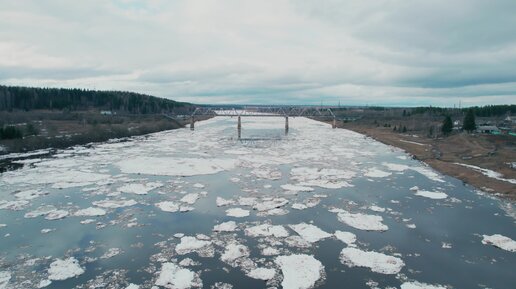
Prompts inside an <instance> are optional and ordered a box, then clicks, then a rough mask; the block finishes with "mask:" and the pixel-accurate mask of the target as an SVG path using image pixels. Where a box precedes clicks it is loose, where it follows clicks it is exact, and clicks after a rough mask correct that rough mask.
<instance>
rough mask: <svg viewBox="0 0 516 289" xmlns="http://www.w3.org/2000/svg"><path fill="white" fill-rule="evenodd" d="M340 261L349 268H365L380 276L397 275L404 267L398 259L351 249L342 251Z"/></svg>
mask: <svg viewBox="0 0 516 289" xmlns="http://www.w3.org/2000/svg"><path fill="white" fill-rule="evenodd" d="M340 261H341V262H342V263H343V264H345V265H348V266H349V267H354V266H357V267H367V268H370V269H371V271H373V272H376V273H382V274H397V273H398V272H400V270H401V268H403V266H405V263H404V262H403V260H401V259H400V258H397V257H393V256H389V255H385V254H382V253H378V252H373V251H362V250H359V249H356V248H351V247H347V248H344V249H342V251H341V252H340Z"/></svg>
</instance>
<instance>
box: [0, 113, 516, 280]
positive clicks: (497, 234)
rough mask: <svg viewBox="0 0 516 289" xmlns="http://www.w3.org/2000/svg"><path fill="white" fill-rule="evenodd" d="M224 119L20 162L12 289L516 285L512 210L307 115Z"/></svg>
mask: <svg viewBox="0 0 516 289" xmlns="http://www.w3.org/2000/svg"><path fill="white" fill-rule="evenodd" d="M289 122H290V130H289V132H288V134H287V135H285V132H284V119H283V118H275V117H268V118H257V117H254V118H253V117H246V118H243V119H242V139H240V140H239V139H237V131H236V119H235V118H223V117H216V118H212V119H210V120H207V121H202V122H199V123H196V128H195V131H190V130H189V129H178V130H173V131H166V132H160V133H155V134H151V135H147V136H142V137H133V138H130V139H126V140H123V141H112V142H107V143H100V144H94V145H90V146H76V147H73V148H70V149H66V150H58V151H56V152H55V153H53V154H52V155H51V156H37V155H36V156H35V157H33V158H30V159H25V160H21V161H20V163H19V165H23V167H21V168H19V169H16V170H12V171H8V172H5V173H3V174H2V175H1V177H0V188H1V189H0V289H3V288H9V289H10V288H130V289H134V288H153V286H156V287H154V288H200V287H202V288H273V287H277V288H402V289H410V288H428V289H432V288H434V289H436V288H514V284H516V275H515V274H514V271H515V268H516V242H515V241H514V240H515V239H516V230H515V224H516V223H515V212H514V208H513V204H512V203H510V202H508V201H504V200H500V199H497V198H496V197H493V196H490V195H488V194H486V193H484V192H482V191H479V190H477V189H475V188H473V187H470V186H468V185H464V184H463V183H462V182H461V181H459V180H457V179H454V178H451V177H448V176H445V175H441V174H439V173H438V172H436V171H434V170H432V169H431V168H429V167H427V166H426V165H425V164H423V163H421V162H419V161H417V160H413V159H411V158H410V156H409V155H407V154H406V153H405V152H404V151H401V150H399V149H397V148H394V147H391V146H387V145H384V144H382V143H379V142H376V141H374V140H373V139H371V138H368V137H365V136H363V135H360V134H357V133H354V132H351V131H347V130H343V129H332V128H331V126H329V125H327V124H324V123H320V122H316V121H313V120H309V119H306V118H290V119H289Z"/></svg>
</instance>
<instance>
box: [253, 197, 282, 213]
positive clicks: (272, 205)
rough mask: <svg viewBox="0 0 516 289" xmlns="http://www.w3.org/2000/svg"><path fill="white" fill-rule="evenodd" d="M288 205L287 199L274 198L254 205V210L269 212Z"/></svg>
mask: <svg viewBox="0 0 516 289" xmlns="http://www.w3.org/2000/svg"><path fill="white" fill-rule="evenodd" d="M286 204H288V200H287V199H285V198H274V199H272V200H262V201H260V202H257V203H256V204H254V206H253V209H255V210H257V211H260V212H261V211H268V210H272V209H277V208H280V207H283V206H285V205H286Z"/></svg>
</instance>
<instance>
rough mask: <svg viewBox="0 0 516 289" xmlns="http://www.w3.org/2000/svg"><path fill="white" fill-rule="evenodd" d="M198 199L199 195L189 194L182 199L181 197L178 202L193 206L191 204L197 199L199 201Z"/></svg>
mask: <svg viewBox="0 0 516 289" xmlns="http://www.w3.org/2000/svg"><path fill="white" fill-rule="evenodd" d="M199 197H200V196H199V193H190V194H186V195H185V196H184V197H182V198H181V200H180V201H181V202H183V203H187V204H190V205H193V204H195V202H196V201H197V199H199Z"/></svg>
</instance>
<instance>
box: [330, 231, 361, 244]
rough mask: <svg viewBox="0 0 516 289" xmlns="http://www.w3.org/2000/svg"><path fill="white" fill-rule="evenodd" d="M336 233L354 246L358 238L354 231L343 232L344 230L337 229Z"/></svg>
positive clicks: (342, 239)
mask: <svg viewBox="0 0 516 289" xmlns="http://www.w3.org/2000/svg"><path fill="white" fill-rule="evenodd" d="M333 235H335V237H336V238H337V239H338V240H340V241H342V242H344V243H346V244H347V245H348V246H354V245H355V242H356V240H357V236H356V235H355V234H353V233H350V232H343V231H338V230H337V231H335V233H334V234H333Z"/></svg>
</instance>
